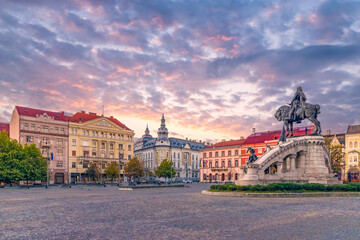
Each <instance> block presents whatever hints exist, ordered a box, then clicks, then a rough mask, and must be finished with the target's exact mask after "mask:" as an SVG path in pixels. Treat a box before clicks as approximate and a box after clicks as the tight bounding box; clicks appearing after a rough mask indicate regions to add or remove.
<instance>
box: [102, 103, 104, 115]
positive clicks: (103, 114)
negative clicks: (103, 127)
mask: <svg viewBox="0 0 360 240" xmlns="http://www.w3.org/2000/svg"><path fill="white" fill-rule="evenodd" d="M102 116H104V105H102Z"/></svg>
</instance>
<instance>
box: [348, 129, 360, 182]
mask: <svg viewBox="0 0 360 240" xmlns="http://www.w3.org/2000/svg"><path fill="white" fill-rule="evenodd" d="M359 153H360V125H349V126H348V129H347V131H346V134H345V180H347V181H359V179H360V169H359Z"/></svg>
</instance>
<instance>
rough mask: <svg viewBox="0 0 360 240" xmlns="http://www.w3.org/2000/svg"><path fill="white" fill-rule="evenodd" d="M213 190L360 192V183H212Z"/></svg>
mask: <svg viewBox="0 0 360 240" xmlns="http://www.w3.org/2000/svg"><path fill="white" fill-rule="evenodd" d="M210 189H211V190H217V191H241V192H244V191H245V192H275V191H282V192H302V191H322V192H360V183H347V184H344V185H328V186H327V185H324V184H319V183H307V184H296V183H272V184H269V185H266V186H263V185H247V186H239V185H234V184H223V185H212V186H211V187H210Z"/></svg>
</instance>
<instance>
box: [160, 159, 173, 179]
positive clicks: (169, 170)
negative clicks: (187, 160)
mask: <svg viewBox="0 0 360 240" xmlns="http://www.w3.org/2000/svg"><path fill="white" fill-rule="evenodd" d="M171 163H172V162H171V161H168V160H167V159H166V158H165V159H164V160H163V161H162V162H161V164H160V165H159V167H158V168H157V169H156V170H155V173H156V176H158V177H164V178H172V177H174V176H175V174H176V170H175V168H174V167H173V166H172V164H171Z"/></svg>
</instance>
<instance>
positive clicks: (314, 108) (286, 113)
mask: <svg viewBox="0 0 360 240" xmlns="http://www.w3.org/2000/svg"><path fill="white" fill-rule="evenodd" d="M290 110H291V106H288V105H283V106H281V107H279V108H278V110H277V111H276V113H275V118H276V119H277V120H278V121H283V122H284V125H285V127H286V132H287V135H286V136H287V137H288V136H289V135H290V137H291V136H293V123H294V122H297V123H301V121H302V120H304V119H308V120H309V121H310V122H312V123H313V124H314V125H315V128H316V129H315V132H314V133H313V134H314V135H320V133H321V126H320V122H319V120H317V116H318V115H319V114H320V105H318V104H310V103H305V102H304V103H302V104H301V106H300V107H299V108H298V109H297V110H296V112H295V113H294V116H293V117H292V116H290ZM289 130H290V131H289Z"/></svg>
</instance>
